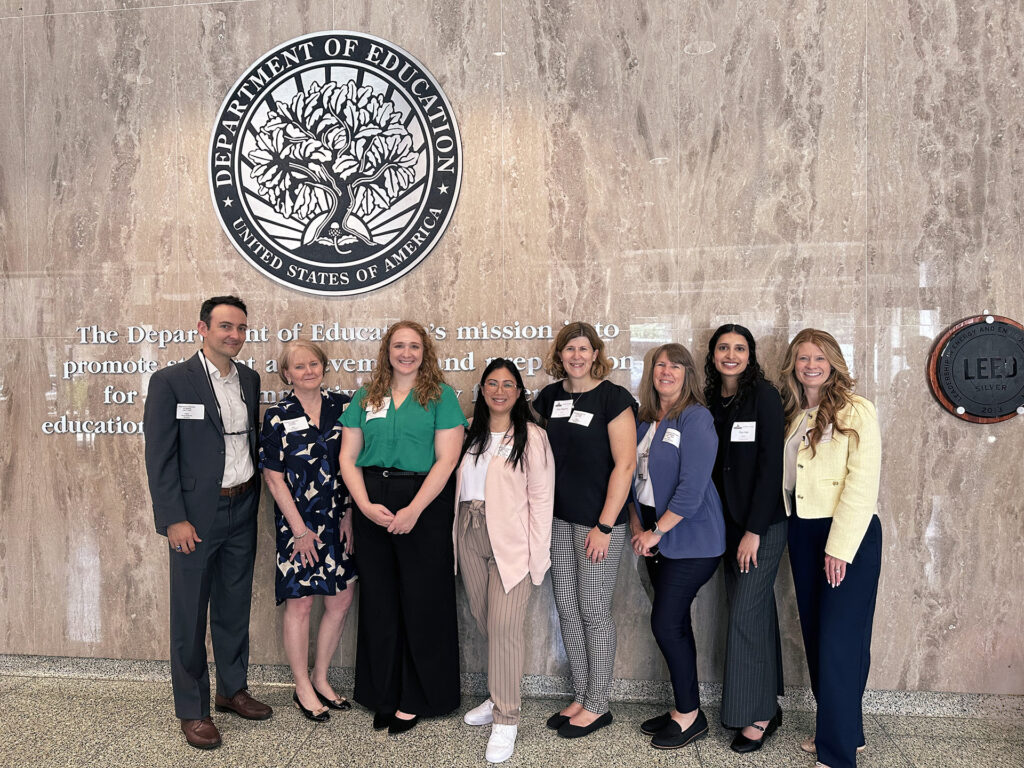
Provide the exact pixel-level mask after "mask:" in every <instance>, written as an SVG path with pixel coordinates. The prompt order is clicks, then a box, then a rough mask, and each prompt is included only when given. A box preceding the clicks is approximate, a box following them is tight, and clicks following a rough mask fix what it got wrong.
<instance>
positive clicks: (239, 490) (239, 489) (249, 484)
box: [220, 472, 259, 496]
mask: <svg viewBox="0 0 1024 768" xmlns="http://www.w3.org/2000/svg"><path fill="white" fill-rule="evenodd" d="M258 482H259V481H258V480H257V479H256V473H255V472H254V473H253V475H252V477H250V478H249V479H248V480H246V481H245V482H244V483H242V484H241V485H233V486H231V487H230V488H221V489H220V495H221V496H241V495H242V494H243V493H245V492H246V491H248V490H250V489H252V488H255V487H256V483H258Z"/></svg>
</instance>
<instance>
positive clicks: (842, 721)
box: [789, 515, 882, 768]
mask: <svg viewBox="0 0 1024 768" xmlns="http://www.w3.org/2000/svg"><path fill="white" fill-rule="evenodd" d="M831 527H832V518H821V519H814V520H809V519H805V518H800V517H797V516H796V515H793V516H792V517H790V518H789V560H790V563H791V564H792V566H793V584H794V586H795V587H796V602H797V609H798V610H799V612H800V628H801V630H802V632H803V636H804V649H805V650H806V652H807V666H808V668H809V670H810V673H811V690H812V691H813V693H814V698H815V700H816V701H817V703H818V715H817V723H816V730H815V735H814V740H815V745H816V746H817V749H818V760H819V761H821V762H822V763H824V764H825V765H827V766H829V767H830V768H855V766H856V765H857V747H859V746H860V745H862V744H863V743H864V722H863V716H862V713H861V700H862V699H863V697H864V688H865V686H866V685H867V681H868V669H869V667H870V666H871V624H872V621H873V620H874V617H875V597H876V595H877V594H878V576H879V573H880V571H881V566H882V524H881V523H880V522H879V521H878V516H877V515H875V516H874V517H873V518H872V520H871V523H870V525H869V526H868V530H867V533H865V534H864V539H863V540H862V541H861V544H860V548H859V549H858V550H857V554H856V555H855V556H854V559H853V562H852V563H850V564H849V565H847V567H846V578H845V579H843V582H842V583H841V584H840V585H839V586H838V587H836V588H834V589H833V588H832V587H830V586H829V584H828V582H827V581H826V580H825V542H826V541H827V540H828V533H829V530H830V529H831Z"/></svg>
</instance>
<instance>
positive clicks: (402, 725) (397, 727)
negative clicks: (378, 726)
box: [388, 715, 420, 736]
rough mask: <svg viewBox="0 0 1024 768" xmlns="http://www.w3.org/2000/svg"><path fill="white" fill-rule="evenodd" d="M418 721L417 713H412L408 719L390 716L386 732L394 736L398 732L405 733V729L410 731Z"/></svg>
mask: <svg viewBox="0 0 1024 768" xmlns="http://www.w3.org/2000/svg"><path fill="white" fill-rule="evenodd" d="M419 721H420V716H419V715H413V716H412V717H410V718H409V719H408V720H402V719H400V718H397V717H392V718H391V725H389V726H388V733H390V734H391V735H392V736H394V735H395V734H398V733H405V732H406V731H411V730H412V729H413V728H415V727H416V723H418V722H419Z"/></svg>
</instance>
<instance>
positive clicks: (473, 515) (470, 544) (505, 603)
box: [459, 501, 532, 725]
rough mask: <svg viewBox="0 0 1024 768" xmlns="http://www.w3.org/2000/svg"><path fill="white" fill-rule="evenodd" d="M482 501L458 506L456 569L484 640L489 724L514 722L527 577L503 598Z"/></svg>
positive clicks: (516, 719) (518, 701) (518, 702)
mask: <svg viewBox="0 0 1024 768" xmlns="http://www.w3.org/2000/svg"><path fill="white" fill-rule="evenodd" d="M485 514H486V512H485V507H484V503H483V502H482V501H463V502H460V505H459V570H460V571H461V572H462V581H463V583H464V584H465V586H466V597H468V598H469V611H470V613H472V614H473V618H474V619H476V625H477V627H478V628H479V629H480V632H481V634H483V636H484V637H485V638H487V686H488V689H489V691H490V694H491V701H493V702H494V713H493V714H494V722H496V723H500V724H502V725H518V724H519V707H520V705H521V704H522V698H521V695H520V691H519V687H520V681H521V680H522V677H523V664H524V660H525V656H526V643H525V639H524V635H525V630H526V626H525V625H526V605H527V603H528V602H529V601H530V592H531V589H530V588H531V586H532V584H531V582H530V577H529V575H526V576H524V577H523V580H522V581H520V582H519V583H518V584H516V585H515V586H514V587H512V590H511V591H510V592H508V593H507V594H506V592H505V587H504V586H503V585H502V583H501V574H500V573H499V572H498V564H497V563H496V562H495V560H494V552H493V551H492V549H491V540H490V538H489V537H488V535H487V522H486V520H485V518H484V515H485Z"/></svg>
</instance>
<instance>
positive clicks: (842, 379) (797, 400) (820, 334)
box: [782, 328, 860, 456]
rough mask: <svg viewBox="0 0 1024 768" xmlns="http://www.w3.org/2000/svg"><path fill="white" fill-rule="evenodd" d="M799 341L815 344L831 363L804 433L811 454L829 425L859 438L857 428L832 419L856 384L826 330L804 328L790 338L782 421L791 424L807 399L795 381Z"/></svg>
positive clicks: (783, 387) (783, 390)
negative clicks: (830, 369) (784, 420)
mask: <svg viewBox="0 0 1024 768" xmlns="http://www.w3.org/2000/svg"><path fill="white" fill-rule="evenodd" d="M801 344H813V345H814V346H816V347H818V349H820V350H821V351H822V352H823V353H824V355H825V359H826V360H827V361H828V364H829V365H830V366H832V371H831V372H830V373H829V375H828V378H827V379H825V383H824V384H822V385H821V400H820V402H819V403H818V413H817V415H816V416H815V418H814V426H813V427H812V428H811V430H810V432H808V433H807V443H808V445H810V446H811V455H812V456H813V455H814V454H815V452H816V451H817V447H818V443H819V442H820V441H821V438H822V435H824V434H825V430H826V429H828V425H829V424H832V425H833V428H834V429H835V431H836V432H838V433H839V434H841V435H853V436H854V437H856V438H858V439H859V438H860V435H858V434H857V430H855V429H853V427H847V426H845V425H844V424H840V423H839V422H838V421H836V415H837V414H838V413H839V411H841V410H842V409H843V408H845V407H846V406H847V405H849V404H850V403H851V402H852V401H853V387H854V385H855V384H856V383H857V382H856V380H855V379H854V378H853V377H852V376H850V368H849V366H848V365H847V364H846V358H844V357H843V352H842V350H841V349H840V348H839V342H838V341H836V340H835V337H834V336H832V334H831V333H828V332H827V331H820V330H818V329H817V328H804V329H803V330H802V331H800V332H799V333H797V335H796V336H794V337H793V340H792V341H791V342H789V348H788V349H787V350H786V357H785V359H784V361H783V364H782V405H783V408H784V409H785V412H786V424H787V425H788V424H792V423H793V419H795V418H796V417H797V415H798V414H799V413H800V411H801V410H803V409H804V408H806V407H807V398H806V397H805V396H804V387H803V385H802V384H801V383H800V382H799V381H797V379H796V373H795V371H794V369H795V368H796V357H797V351H798V350H799V349H800V345H801Z"/></svg>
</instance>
